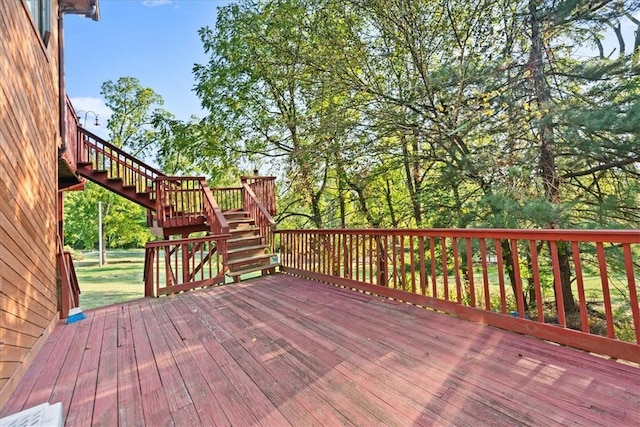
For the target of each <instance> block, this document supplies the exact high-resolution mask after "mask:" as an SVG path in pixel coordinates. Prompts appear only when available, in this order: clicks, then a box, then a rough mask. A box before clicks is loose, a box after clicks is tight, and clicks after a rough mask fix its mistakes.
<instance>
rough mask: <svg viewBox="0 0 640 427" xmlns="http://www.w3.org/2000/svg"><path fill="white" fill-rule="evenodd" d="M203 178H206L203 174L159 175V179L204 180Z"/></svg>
mask: <svg viewBox="0 0 640 427" xmlns="http://www.w3.org/2000/svg"><path fill="white" fill-rule="evenodd" d="M203 179H205V178H204V177H203V176H167V175H162V176H158V181H174V182H180V181H202V180H203Z"/></svg>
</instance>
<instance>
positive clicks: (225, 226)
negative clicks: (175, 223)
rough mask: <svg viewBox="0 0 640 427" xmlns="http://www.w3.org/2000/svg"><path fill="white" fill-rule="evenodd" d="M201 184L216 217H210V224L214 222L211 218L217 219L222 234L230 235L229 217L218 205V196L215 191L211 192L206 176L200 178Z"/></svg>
mask: <svg viewBox="0 0 640 427" xmlns="http://www.w3.org/2000/svg"><path fill="white" fill-rule="evenodd" d="M200 186H201V188H202V191H203V193H204V197H205V199H206V200H207V203H208V204H209V206H211V209H212V210H213V216H214V217H213V218H208V220H209V222H210V225H212V224H213V223H212V221H211V220H212V219H215V222H217V223H218V224H219V225H220V233H221V234H222V235H226V236H230V233H229V223H228V222H227V219H226V218H225V217H224V215H223V214H222V210H221V209H220V207H219V206H218V202H217V201H216V198H215V197H213V193H212V192H211V189H210V188H209V185H207V181H206V180H205V179H204V178H202V179H201V180H200ZM205 210H206V207H205Z"/></svg>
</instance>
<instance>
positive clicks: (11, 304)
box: [0, 1, 61, 408]
mask: <svg viewBox="0 0 640 427" xmlns="http://www.w3.org/2000/svg"><path fill="white" fill-rule="evenodd" d="M51 3H52V14H51V16H50V19H51V22H50V26H51V37H50V40H49V44H48V46H46V47H45V46H44V44H43V43H42V41H41V40H40V36H39V34H38V32H37V30H36V29H35V27H34V25H33V22H32V19H31V16H30V14H29V11H28V8H27V6H26V3H25V2H23V1H7V2H0V39H1V40H2V43H0V63H1V64H2V71H1V74H2V78H0V99H1V100H2V113H1V114H0V284H1V286H0V300H1V301H2V302H1V303H0V337H2V338H0V339H1V340H2V341H3V342H4V341H5V337H6V342H7V343H8V344H9V345H10V346H14V348H13V349H12V351H11V354H8V353H4V354H3V353H0V363H1V364H2V375H1V377H2V380H3V381H2V383H1V384H0V396H1V397H0V408H2V407H3V404H4V403H5V402H6V397H5V396H8V395H9V394H10V393H11V392H12V391H13V390H14V389H15V387H16V385H17V384H18V382H19V381H20V379H21V378H22V375H23V374H24V372H26V370H27V368H28V367H29V364H30V362H31V361H32V360H33V359H34V357H35V354H33V351H32V350H34V349H37V347H38V346H39V342H40V341H41V340H42V341H44V338H45V335H46V334H47V330H48V329H47V328H48V327H49V325H50V324H51V322H52V321H53V320H54V319H55V318H56V316H57V313H56V311H57V310H56V308H57V307H56V304H57V291H56V258H55V252H56V225H57V165H58V159H57V147H58V146H59V145H60V141H61V139H60V137H59V127H58V124H59V113H58V99H59V98H58V92H59V91H58V79H57V76H58V62H57V47H58V34H57V26H56V22H55V16H57V13H56V12H55V11H57V5H58V2H57V1H53V2H51ZM16 347H19V348H21V350H20V351H17V350H16ZM5 354H6V355H7V356H8V357H9V358H10V359H11V360H9V359H7V360H5V358H4V356H5ZM39 403H41V402H39Z"/></svg>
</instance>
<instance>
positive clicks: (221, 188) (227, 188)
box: [214, 186, 242, 191]
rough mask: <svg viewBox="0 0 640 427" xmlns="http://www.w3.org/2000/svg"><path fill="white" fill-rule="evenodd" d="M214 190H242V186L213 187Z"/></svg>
mask: <svg viewBox="0 0 640 427" xmlns="http://www.w3.org/2000/svg"><path fill="white" fill-rule="evenodd" d="M214 190H216V191H218V190H222V191H224V190H242V186H238V187H215V188H214Z"/></svg>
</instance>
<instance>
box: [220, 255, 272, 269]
mask: <svg viewBox="0 0 640 427" xmlns="http://www.w3.org/2000/svg"><path fill="white" fill-rule="evenodd" d="M272 256H273V254H260V255H253V256H250V257H246V258H238V259H234V260H228V261H227V265H228V266H229V267H231V266H234V265H237V264H248V263H250V262H254V263H257V262H259V261H261V260H263V259H269V258H271V257H272Z"/></svg>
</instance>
